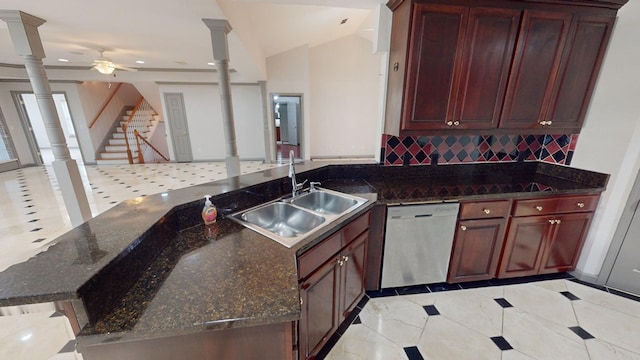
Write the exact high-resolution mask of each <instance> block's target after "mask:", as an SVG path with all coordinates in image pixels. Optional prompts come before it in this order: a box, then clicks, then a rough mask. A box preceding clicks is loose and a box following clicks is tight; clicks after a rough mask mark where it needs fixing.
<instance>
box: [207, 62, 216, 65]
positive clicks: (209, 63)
mask: <svg viewBox="0 0 640 360" xmlns="http://www.w3.org/2000/svg"><path fill="white" fill-rule="evenodd" d="M207 65H209V66H216V64H215V63H212V62H208V63H207Z"/></svg>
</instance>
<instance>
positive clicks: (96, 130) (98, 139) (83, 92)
mask: <svg viewBox="0 0 640 360" xmlns="http://www.w3.org/2000/svg"><path fill="white" fill-rule="evenodd" d="M114 89H115V84H111V87H109V84H108V83H106V82H98V81H85V82H83V83H82V84H80V85H78V96H79V98H80V101H81V102H82V114H83V116H82V120H81V119H75V121H77V122H76V124H81V125H80V126H78V125H76V129H78V132H80V128H82V129H83V131H86V135H87V136H88V138H89V141H90V144H91V147H90V149H87V151H83V155H84V157H85V163H93V162H95V155H96V152H97V151H98V150H99V147H100V145H101V144H102V142H103V141H104V139H105V138H106V137H108V136H109V134H111V132H112V130H113V124H114V122H116V121H119V120H121V119H118V115H119V114H120V112H121V111H122V109H123V108H124V107H125V106H135V104H136V102H137V101H138V99H139V97H140V94H139V93H138V91H137V90H136V88H135V87H134V86H133V85H131V84H128V83H123V84H122V86H121V87H120V90H118V92H117V93H116V95H115V96H114V97H113V99H112V100H111V102H110V103H109V105H108V106H107V108H105V110H104V112H103V113H102V115H101V116H100V118H99V120H98V121H96V123H95V124H94V125H93V127H92V128H91V129H89V128H88V126H89V125H90V124H91V122H92V121H93V119H94V118H95V116H96V115H97V114H98V111H100V108H101V107H102V105H103V104H104V102H105V101H106V100H107V99H108V98H109V96H110V95H111V93H112V92H113V91H114ZM81 121H82V122H81Z"/></svg>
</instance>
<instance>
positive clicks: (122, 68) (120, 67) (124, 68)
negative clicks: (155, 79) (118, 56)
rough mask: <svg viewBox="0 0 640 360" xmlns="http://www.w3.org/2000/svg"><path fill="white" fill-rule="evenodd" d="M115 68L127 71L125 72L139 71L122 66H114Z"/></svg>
mask: <svg viewBox="0 0 640 360" xmlns="http://www.w3.org/2000/svg"><path fill="white" fill-rule="evenodd" d="M113 66H115V68H116V69H118V70H125V71H131V72H136V71H138V69H134V68H130V67H128V66H124V65H120V64H113Z"/></svg>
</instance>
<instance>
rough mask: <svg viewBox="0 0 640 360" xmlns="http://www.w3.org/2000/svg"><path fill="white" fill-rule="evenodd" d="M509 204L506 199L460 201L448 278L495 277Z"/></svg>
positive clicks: (466, 279)
mask: <svg viewBox="0 0 640 360" xmlns="http://www.w3.org/2000/svg"><path fill="white" fill-rule="evenodd" d="M509 205H510V202H509V200H498V201H481V202H468V203H462V204H460V212H459V216H458V218H459V221H458V228H457V229H456V235H455V238H454V241H453V250H452V252H451V261H450V262H449V273H448V276H447V281H448V282H450V283H456V282H465V281H477V280H488V279H492V278H494V277H495V274H496V269H497V268H498V263H499V262H500V252H501V251H502V242H503V239H504V229H505V223H506V217H507V216H508V215H509Z"/></svg>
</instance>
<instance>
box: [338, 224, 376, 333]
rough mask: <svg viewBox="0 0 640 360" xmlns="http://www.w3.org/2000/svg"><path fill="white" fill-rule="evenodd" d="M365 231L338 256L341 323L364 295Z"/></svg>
mask: <svg viewBox="0 0 640 360" xmlns="http://www.w3.org/2000/svg"><path fill="white" fill-rule="evenodd" d="M368 238H369V232H368V231H365V232H364V233H362V234H361V235H360V236H359V237H358V238H357V239H356V240H354V241H353V242H352V243H351V244H349V246H347V247H346V248H345V249H344V250H343V251H342V252H341V254H340V258H339V264H340V273H341V274H340V285H341V286H340V287H341V288H340V311H341V317H340V319H339V322H342V320H344V318H346V317H347V316H348V315H349V313H350V312H351V311H352V310H353V309H354V308H355V306H356V305H357V304H358V301H360V299H361V298H362V296H363V295H364V291H365V290H364V288H365V287H364V277H365V270H366V266H365V264H366V261H367V240H368Z"/></svg>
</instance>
